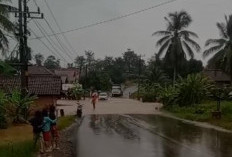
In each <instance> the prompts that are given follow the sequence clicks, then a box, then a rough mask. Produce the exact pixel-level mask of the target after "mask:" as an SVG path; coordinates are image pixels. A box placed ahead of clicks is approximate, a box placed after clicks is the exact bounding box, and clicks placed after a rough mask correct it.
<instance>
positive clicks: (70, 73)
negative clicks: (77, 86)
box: [55, 68, 79, 84]
mask: <svg viewBox="0 0 232 157" xmlns="http://www.w3.org/2000/svg"><path fill="white" fill-rule="evenodd" d="M55 74H56V75H57V76H60V77H61V80H62V84H72V83H75V82H78V81H79V70H78V69H77V68H61V69H56V70H55Z"/></svg>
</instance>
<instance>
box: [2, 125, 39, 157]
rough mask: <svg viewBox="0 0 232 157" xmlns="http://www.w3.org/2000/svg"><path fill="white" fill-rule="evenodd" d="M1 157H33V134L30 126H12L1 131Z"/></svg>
mask: <svg viewBox="0 0 232 157" xmlns="http://www.w3.org/2000/svg"><path fill="white" fill-rule="evenodd" d="M0 139H1V140H0V156H1V157H31V156H33V154H34V151H35V150H33V144H32V143H33V140H32V139H33V134H32V127H31V126H30V125H26V124H22V125H12V126H10V127H9V128H7V129H3V130H0Z"/></svg>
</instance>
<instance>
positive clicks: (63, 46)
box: [33, 0, 73, 60]
mask: <svg viewBox="0 0 232 157" xmlns="http://www.w3.org/2000/svg"><path fill="white" fill-rule="evenodd" d="M33 2H34V3H35V5H36V6H37V7H38V8H39V6H38V4H37V3H36V0H33ZM50 12H51V11H50ZM43 19H44V20H45V22H46V24H47V25H48V27H49V28H50V30H51V31H52V33H55V31H54V30H53V28H52V27H51V25H50V24H49V22H48V21H47V20H46V19H45V17H44V18H43ZM37 24H39V23H37ZM40 28H42V29H43V27H42V26H41V25H40ZM43 30H44V32H45V34H46V36H47V34H48V33H46V31H45V29H43ZM55 38H56V40H57V42H58V44H59V45H60V47H61V49H62V50H61V52H62V51H64V52H68V53H66V54H67V55H68V57H69V58H70V59H71V60H72V58H73V57H71V54H72V52H71V51H70V50H69V49H68V48H67V47H66V46H65V44H63V43H62V41H61V40H60V38H59V37H58V36H57V35H55ZM50 39H51V38H50ZM51 40H52V39H51ZM53 42H54V41H53ZM54 43H55V42H54ZM55 45H56V44H55ZM58 47H59V46H58ZM59 49H60V48H59Z"/></svg>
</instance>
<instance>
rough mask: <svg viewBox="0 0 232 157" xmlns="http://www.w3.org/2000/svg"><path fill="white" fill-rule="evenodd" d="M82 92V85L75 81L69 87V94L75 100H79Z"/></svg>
mask: <svg viewBox="0 0 232 157" xmlns="http://www.w3.org/2000/svg"><path fill="white" fill-rule="evenodd" d="M83 93H84V91H83V89H82V86H81V85H80V84H79V83H75V85H74V87H73V88H72V89H71V95H72V96H74V97H75V99H76V100H80V99H81V97H82V96H83Z"/></svg>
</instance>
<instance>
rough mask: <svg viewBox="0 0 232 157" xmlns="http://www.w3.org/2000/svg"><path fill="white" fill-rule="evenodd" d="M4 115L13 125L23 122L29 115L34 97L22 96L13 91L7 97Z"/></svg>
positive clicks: (17, 91)
mask: <svg viewBox="0 0 232 157" xmlns="http://www.w3.org/2000/svg"><path fill="white" fill-rule="evenodd" d="M7 99H8V100H7V105H6V113H7V115H8V116H9V117H10V118H11V119H12V120H13V122H15V123H20V122H25V121H26V120H27V119H28V115H29V114H30V106H31V105H32V104H33V103H34V101H35V100H36V99H37V97H36V96H31V95H29V94H28V95H26V96H22V94H21V92H20V91H19V90H14V91H13V92H12V93H11V95H10V96H9V97H7Z"/></svg>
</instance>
